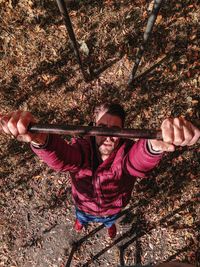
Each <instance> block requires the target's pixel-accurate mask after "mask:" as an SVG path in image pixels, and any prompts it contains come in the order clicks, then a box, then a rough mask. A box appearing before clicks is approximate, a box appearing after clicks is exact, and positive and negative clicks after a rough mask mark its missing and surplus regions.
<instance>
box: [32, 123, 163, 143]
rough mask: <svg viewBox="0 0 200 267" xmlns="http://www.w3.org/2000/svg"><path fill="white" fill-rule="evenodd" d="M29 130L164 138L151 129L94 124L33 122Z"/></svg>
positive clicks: (33, 131)
mask: <svg viewBox="0 0 200 267" xmlns="http://www.w3.org/2000/svg"><path fill="white" fill-rule="evenodd" d="M28 130H29V131H30V132H32V133H48V134H63V135H72V136H74V135H87V136H97V135H99V136H116V137H121V138H146V139H158V140H161V139H162V133H161V131H158V130H152V129H151V130H150V129H125V128H123V129H112V128H106V127H94V126H75V125H58V124H43V125H42V124H31V125H30V126H29V128H28Z"/></svg>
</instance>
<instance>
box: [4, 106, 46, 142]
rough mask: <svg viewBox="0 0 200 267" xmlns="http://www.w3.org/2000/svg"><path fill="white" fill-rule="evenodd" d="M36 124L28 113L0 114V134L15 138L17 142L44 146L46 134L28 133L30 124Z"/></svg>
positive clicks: (19, 111)
mask: <svg viewBox="0 0 200 267" xmlns="http://www.w3.org/2000/svg"><path fill="white" fill-rule="evenodd" d="M31 122H32V123H34V122H36V119H35V118H34V117H33V115H32V114H31V113H30V112H28V111H21V110H18V111H14V112H11V113H8V114H6V115H1V114H0V132H1V133H2V132H3V133H6V134H8V135H11V136H12V137H15V138H16V139H17V140H18V141H22V142H33V143H35V144H38V145H43V144H45V141H46V138H47V134H42V133H39V134H38V133H37V134H33V133H30V132H28V126H29V124H30V123H31Z"/></svg>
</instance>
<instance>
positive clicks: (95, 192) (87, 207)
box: [32, 135, 162, 216]
mask: <svg viewBox="0 0 200 267" xmlns="http://www.w3.org/2000/svg"><path fill="white" fill-rule="evenodd" d="M94 140H95V139H94V138H90V139H88V140H87V139H83V138H78V139H73V140H72V143H71V144H68V143H67V142H66V141H64V140H63V139H62V138H60V137H59V136H56V135H51V136H50V138H49V141H48V144H47V145H46V146H45V148H42V149H41V148H40V149H38V148H35V147H33V146H32V149H33V151H34V152H35V153H36V154H37V155H38V156H39V157H40V158H41V159H42V160H43V161H44V162H46V163H47V164H48V166H49V167H51V168H52V169H54V170H56V171H62V172H67V171H69V172H70V174H71V185H72V196H73V200H74V203H75V206H76V207H77V208H78V209H80V210H82V211H84V212H86V213H88V214H91V215H96V216H109V215H113V214H116V213H118V212H119V211H120V210H121V209H122V208H123V207H125V206H126V205H127V204H128V202H129V200H130V198H131V192H132V190H133V186H134V182H135V179H136V177H141V178H144V177H146V176H147V174H148V172H149V171H150V170H151V169H153V168H154V167H155V166H156V165H157V164H158V163H159V161H160V159H161V158H162V154H152V153H151V152H150V151H149V149H148V145H147V140H144V139H141V140H139V141H137V142H135V143H134V142H133V141H130V140H126V139H122V140H121V141H120V144H119V145H118V147H117V148H116V149H115V151H113V153H112V154H111V155H110V156H109V158H108V159H106V160H105V161H103V162H100V163H99V162H98V159H97V153H96V146H95V145H94V142H95V141H94Z"/></svg>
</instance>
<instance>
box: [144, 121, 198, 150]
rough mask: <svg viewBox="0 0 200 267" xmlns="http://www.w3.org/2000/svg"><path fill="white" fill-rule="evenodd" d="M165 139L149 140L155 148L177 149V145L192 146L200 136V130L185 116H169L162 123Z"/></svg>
mask: <svg viewBox="0 0 200 267" xmlns="http://www.w3.org/2000/svg"><path fill="white" fill-rule="evenodd" d="M161 130H162V137H163V141H158V140H149V141H150V143H151V145H152V148H153V150H155V151H169V152H172V151H174V150H175V146H192V145H194V144H195V143H196V142H197V141H198V139H199V137H200V130H199V129H198V128H197V127H195V126H194V125H193V124H192V123H191V122H189V121H187V120H185V119H184V118H182V117H180V118H168V119H165V120H164V121H163V123H162V125H161Z"/></svg>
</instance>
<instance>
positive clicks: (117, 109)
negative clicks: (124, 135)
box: [93, 102, 126, 126]
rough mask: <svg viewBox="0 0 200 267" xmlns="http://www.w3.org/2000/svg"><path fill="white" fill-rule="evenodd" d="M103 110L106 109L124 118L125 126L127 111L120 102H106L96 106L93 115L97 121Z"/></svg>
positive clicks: (107, 111) (111, 113) (109, 112)
mask: <svg viewBox="0 0 200 267" xmlns="http://www.w3.org/2000/svg"><path fill="white" fill-rule="evenodd" d="M102 111H105V112H106V113H108V114H110V115H114V116H118V117H119V118H120V119H121V120H122V126H124V122H125V118H126V113H125V111H124V108H123V107H122V106H121V105H120V104H118V103H110V102H106V103H102V104H100V105H97V106H95V108H94V110H93V117H94V120H95V121H96V118H97V117H98V114H99V113H100V112H102Z"/></svg>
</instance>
